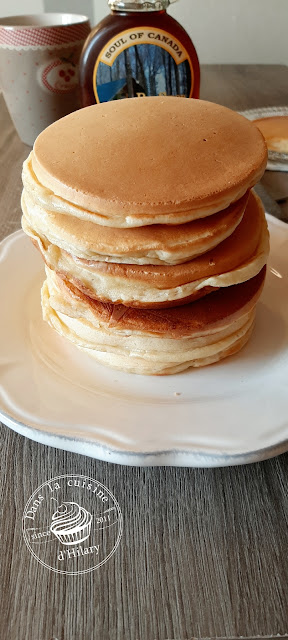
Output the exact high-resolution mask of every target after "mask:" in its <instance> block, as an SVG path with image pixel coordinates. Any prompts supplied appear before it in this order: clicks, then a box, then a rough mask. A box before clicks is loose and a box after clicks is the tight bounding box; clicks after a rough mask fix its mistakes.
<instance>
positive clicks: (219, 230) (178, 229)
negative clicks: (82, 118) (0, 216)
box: [21, 189, 249, 265]
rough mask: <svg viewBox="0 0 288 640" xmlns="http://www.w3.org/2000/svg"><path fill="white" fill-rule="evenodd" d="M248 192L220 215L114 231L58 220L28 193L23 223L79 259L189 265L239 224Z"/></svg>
mask: <svg viewBox="0 0 288 640" xmlns="http://www.w3.org/2000/svg"><path fill="white" fill-rule="evenodd" d="M248 197H249V191H248V192H246V194H245V195H244V196H243V197H242V198H241V199H240V200H238V201H237V202H236V203H233V204H232V205H230V206H229V207H228V208H227V209H225V210H224V211H221V212H219V213H216V214H214V215H213V216H209V217H208V218H204V219H203V220H196V221H194V222H187V223H186V224H181V225H159V224H158V225H149V226H146V227H135V228H130V229H115V228H113V227H104V226H101V225H98V224H95V223H93V222H91V221H89V220H80V219H79V218H75V217H72V216H68V215H66V214H63V215H59V214H57V213H53V212H51V211H46V209H45V208H44V207H43V206H42V205H41V202H37V201H35V198H33V196H32V197H31V194H30V193H29V191H28V190H26V189H24V191H23V194H22V201H21V205H22V210H23V213H24V215H25V219H26V222H27V224H28V225H29V226H30V228H32V229H33V231H34V232H35V233H36V234H37V235H38V236H39V237H40V238H41V240H42V242H47V241H49V242H50V243H51V244H54V245H56V246H57V247H59V248H61V249H64V251H66V252H68V253H71V254H74V255H76V256H77V257H78V258H84V259H85V260H96V261H104V262H117V263H121V262H122V263H125V264H140V265H143V264H152V265H157V264H159V265H160V264H164V265H168V264H172V265H174V264H181V263H183V262H185V261H188V260H191V258H195V257H197V256H199V255H201V254H203V253H205V252H207V251H209V250H210V249H212V248H214V247H215V246H217V245H218V244H220V242H223V240H225V239H226V238H227V237H228V236H230V235H231V234H232V233H233V231H234V230H235V229H236V227H237V226H238V224H239V223H240V222H241V220H242V217H243V214H244V211H245V208H246V205H247V201H248Z"/></svg>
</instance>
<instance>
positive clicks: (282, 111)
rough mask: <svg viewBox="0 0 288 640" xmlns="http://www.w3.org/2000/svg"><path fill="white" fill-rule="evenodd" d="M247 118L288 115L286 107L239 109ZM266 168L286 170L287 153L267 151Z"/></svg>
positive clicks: (287, 162)
mask: <svg viewBox="0 0 288 640" xmlns="http://www.w3.org/2000/svg"><path fill="white" fill-rule="evenodd" d="M239 113H241V115H242V116H245V118H248V120H259V118H271V117H272V116H288V107H265V108H263V109H248V110H247V111H240V112H239ZM267 169H269V171H288V153H278V152H277V151H268V162H267Z"/></svg>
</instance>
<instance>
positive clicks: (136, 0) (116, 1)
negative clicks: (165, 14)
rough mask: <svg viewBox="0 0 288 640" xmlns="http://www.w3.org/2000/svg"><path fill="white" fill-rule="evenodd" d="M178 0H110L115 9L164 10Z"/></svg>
mask: <svg viewBox="0 0 288 640" xmlns="http://www.w3.org/2000/svg"><path fill="white" fill-rule="evenodd" d="M177 1H178V0H149V1H147V0H108V4H109V7H111V9H113V10H114V11H163V9H167V7H168V6H169V4H172V3H173V2H177Z"/></svg>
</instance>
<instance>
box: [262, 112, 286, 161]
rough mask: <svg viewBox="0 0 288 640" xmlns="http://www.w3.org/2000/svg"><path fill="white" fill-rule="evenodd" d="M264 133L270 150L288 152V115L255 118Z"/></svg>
mask: <svg viewBox="0 0 288 640" xmlns="http://www.w3.org/2000/svg"><path fill="white" fill-rule="evenodd" d="M254 123H255V124H256V127H257V128H258V129H259V130H260V131H261V133H262V134H263V136H264V138H265V140H266V143H267V147H268V149H269V151H277V152H278V153H288V116H271V117H268V118H259V119H257V120H254Z"/></svg>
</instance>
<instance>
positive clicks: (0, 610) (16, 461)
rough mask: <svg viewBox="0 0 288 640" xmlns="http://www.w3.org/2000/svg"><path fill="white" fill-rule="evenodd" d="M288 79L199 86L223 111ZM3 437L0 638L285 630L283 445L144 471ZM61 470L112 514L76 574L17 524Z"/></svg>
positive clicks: (14, 223) (1, 211) (254, 101)
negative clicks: (103, 556)
mask: <svg viewBox="0 0 288 640" xmlns="http://www.w3.org/2000/svg"><path fill="white" fill-rule="evenodd" d="M287 86H288V69H287V68H286V67H278V66H275V67H266V66H258V67H255V66H251V67H250V66H249V67H247V66H245V67H243V66H241V67H234V66H233V67H232V66H224V67H223V66H216V67H213V66H209V67H204V68H203V75H202V97H203V98H205V99H210V100H212V101H216V102H219V103H222V104H226V105H227V106H230V107H232V108H234V109H244V108H253V107H257V106H269V105H277V104H284V103H285V102H287ZM0 118H1V128H0V188H1V208H0V238H1V237H4V236H5V235H7V234H9V233H11V232H12V231H14V230H15V229H17V228H19V225H20V215H21V213H20V206H19V198H20V191H21V181H20V173H21V164H22V161H23V159H24V158H25V157H26V156H27V155H28V152H29V147H25V145H23V144H22V143H21V142H20V141H19V140H18V138H17V136H16V134H15V132H14V129H13V125H12V123H11V121H10V119H9V116H8V114H7V111H6V108H5V107H4V105H3V103H1V104H0ZM267 175H268V174H267ZM277 176H279V174H275V173H273V174H272V173H270V174H269V179H268V182H267V184H268V183H269V185H270V188H271V191H272V192H273V189H274V192H273V193H275V192H277V195H278V194H279V193H284V192H285V190H286V195H288V190H287V189H288V174H286V175H285V174H284V175H283V174H282V175H281V178H280V179H278V178H277ZM274 178H275V180H274ZM265 186H267V185H265ZM282 189H283V191H282ZM283 197H284V196H283ZM1 303H2V304H3V303H4V302H3V301H1ZM260 410H261V407H259V411H260ZM0 435H1V450H0V458H1V486H0V499H1V511H2V514H1V515H2V517H1V540H2V547H1V576H0V577H1V582H0V583H1V598H0V638H1V640H2V638H3V640H4V639H5V640H51V639H52V638H57V639H58V640H98V639H99V640H106V639H107V640H108V639H109V640H154V639H155V640H167V639H169V640H173V639H174V640H189V639H191V638H193V637H201V638H211V637H217V636H218V637H227V638H228V637H231V636H235V637H239V636H267V635H276V634H282V635H284V634H288V596H287V584H288V563H287V551H288V527H287V524H288V523H287V520H288V491H287V472H288V454H285V455H282V456H279V457H278V458H274V459H272V460H268V461H266V462H263V463H259V464H254V465H249V466H242V467H235V468H226V469H185V468H184V469H183V468H182V469H177V468H168V467H160V468H157V467H156V468H146V469H141V468H131V467H121V466H117V465H114V464H108V463H105V462H99V461H97V460H92V459H90V458H86V457H84V456H80V455H76V454H72V453H67V452H63V451H60V450H56V449H53V448H51V447H46V446H43V445H40V444H37V443H35V442H32V441H29V440H27V439H26V438H23V437H21V436H19V435H18V434H15V433H14V432H13V431H11V430H10V429H8V428H7V427H5V426H4V425H3V426H2V428H1V432H0ZM69 473H74V474H78V473H79V474H84V475H87V476H90V477H92V478H95V479H97V480H98V481H99V482H101V483H103V484H104V485H106V486H107V487H108V488H109V489H110V490H111V491H112V492H113V493H114V495H115V497H116V499H117V500H118V502H119V505H120V507H121V510H122V513H123V537H122V541H121V543H120V545H119V547H118V550H117V551H116V553H115V554H114V555H113V556H112V558H111V559H110V560H109V561H108V562H107V563H106V564H104V565H103V566H102V567H101V568H100V569H98V570H96V571H94V572H93V573H91V574H86V575H79V576H65V575H64V576H63V575H57V574H54V573H52V572H51V571H49V570H48V569H45V568H44V567H42V566H41V565H40V564H39V563H38V562H37V561H36V560H35V559H34V558H33V557H32V555H31V554H30V552H29V551H28V549H27V548H26V546H25V544H24V541H23V537H22V530H21V521H22V514H23V509H24V506H25V504H26V502H27V500H28V498H29V496H30V495H31V494H32V493H33V491H34V490H35V489H36V488H37V487H38V486H40V485H41V484H42V483H43V482H44V481H46V480H48V479H51V478H53V477H56V476H58V475H61V474H69Z"/></svg>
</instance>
